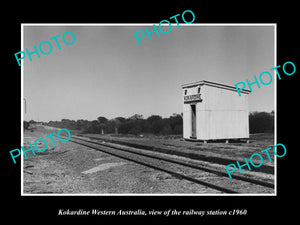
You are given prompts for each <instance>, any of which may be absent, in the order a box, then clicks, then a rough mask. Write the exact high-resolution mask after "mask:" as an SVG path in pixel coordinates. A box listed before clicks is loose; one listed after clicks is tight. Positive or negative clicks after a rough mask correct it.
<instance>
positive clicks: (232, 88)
mask: <svg viewBox="0 0 300 225" xmlns="http://www.w3.org/2000/svg"><path fill="white" fill-rule="evenodd" d="M202 85H207V86H211V87H216V88H222V89H226V90H230V91H237V90H236V88H235V87H233V86H229V85H225V84H219V83H214V82H210V81H206V80H201V81H197V82H193V83H188V84H183V85H181V87H182V88H183V89H184V88H190V87H195V86H202ZM240 92H241V93H244V94H249V93H251V91H250V90H247V89H243V90H240Z"/></svg>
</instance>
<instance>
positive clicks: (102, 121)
mask: <svg viewBox="0 0 300 225" xmlns="http://www.w3.org/2000/svg"><path fill="white" fill-rule="evenodd" d="M97 120H98V121H99V123H105V122H107V121H108V119H106V118H105V117H104V116H99V117H98V118H97Z"/></svg>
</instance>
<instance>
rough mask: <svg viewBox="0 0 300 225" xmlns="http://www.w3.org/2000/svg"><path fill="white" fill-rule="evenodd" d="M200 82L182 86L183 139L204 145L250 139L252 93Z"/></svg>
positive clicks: (222, 85)
mask: <svg viewBox="0 0 300 225" xmlns="http://www.w3.org/2000/svg"><path fill="white" fill-rule="evenodd" d="M240 93H241V96H239V95H238V93H237V90H236V88H235V87H232V86H228V85H224V84H218V83H213V82H209V81H205V80H203V81H199V82H194V83H189V84H184V85H182V94H183V137H184V139H186V140H195V141H197V140H198V141H204V142H207V141H209V140H222V139H223V140H224V141H226V142H228V140H230V139H238V140H239V139H240V140H248V139H249V110H248V94H249V93H250V91H249V90H242V91H241V92H240Z"/></svg>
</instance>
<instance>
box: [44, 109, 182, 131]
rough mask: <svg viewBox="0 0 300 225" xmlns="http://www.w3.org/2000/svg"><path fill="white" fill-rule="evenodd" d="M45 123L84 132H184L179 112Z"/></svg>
mask: <svg viewBox="0 0 300 225" xmlns="http://www.w3.org/2000/svg"><path fill="white" fill-rule="evenodd" d="M45 125H48V126H52V127H58V128H67V129H70V130H81V131H82V132H83V133H99V134H100V133H102V131H103V133H105V134H108V133H115V132H118V133H120V134H134V135H139V134H147V133H149V134H157V135H159V134H182V117H181V116H180V115H179V114H173V115H172V116H170V117H169V118H162V117H161V116H158V115H153V116H150V117H148V118H147V119H144V118H143V116H142V115H139V114H135V115H133V116H131V117H128V118H127V119H126V118H124V117H116V118H114V119H111V120H108V119H107V118H105V117H102V116H99V117H98V118H97V120H93V121H88V120H77V121H75V120H69V119H62V120H61V121H50V122H48V123H45Z"/></svg>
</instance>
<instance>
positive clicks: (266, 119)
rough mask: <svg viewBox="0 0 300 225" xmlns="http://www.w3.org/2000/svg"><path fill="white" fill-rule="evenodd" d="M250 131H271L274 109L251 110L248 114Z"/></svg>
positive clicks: (272, 128) (272, 130)
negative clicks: (269, 111) (264, 110)
mask: <svg viewBox="0 0 300 225" xmlns="http://www.w3.org/2000/svg"><path fill="white" fill-rule="evenodd" d="M249 130H250V133H251V134H253V133H273V132H274V111H272V112H271V113H268V112H251V113H250V114H249Z"/></svg>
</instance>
